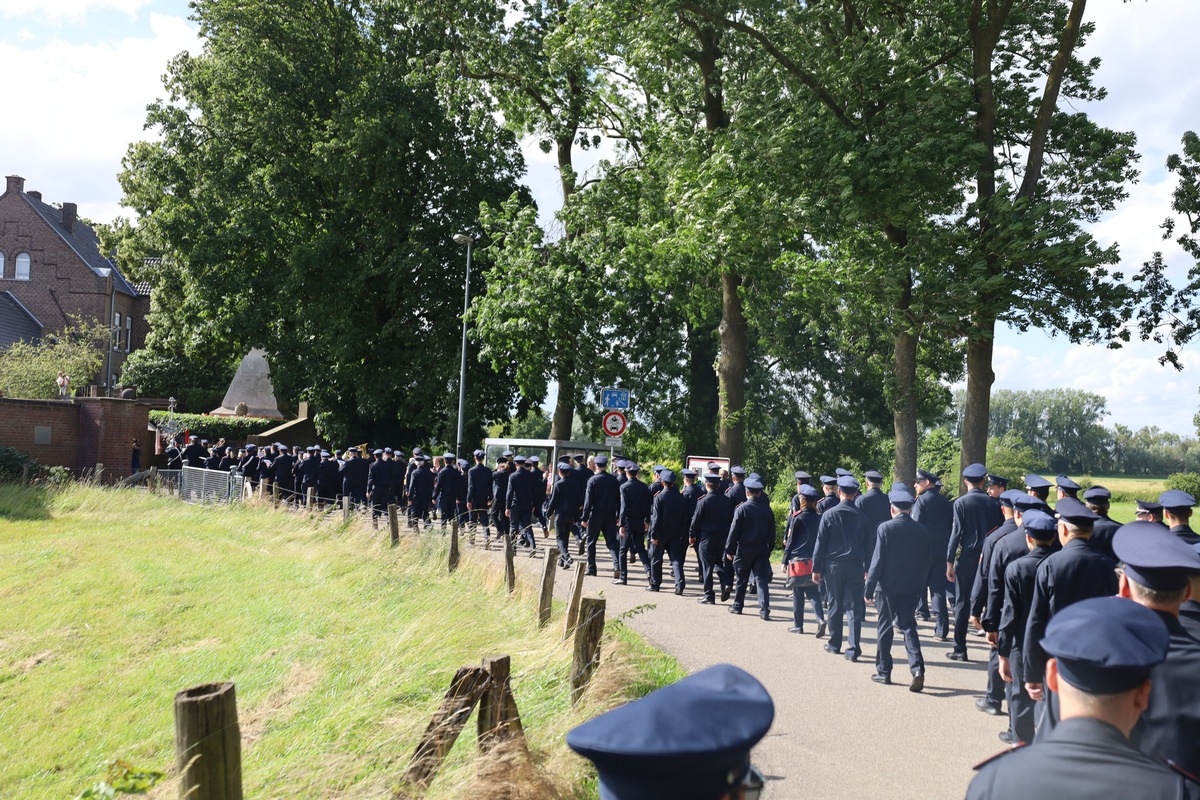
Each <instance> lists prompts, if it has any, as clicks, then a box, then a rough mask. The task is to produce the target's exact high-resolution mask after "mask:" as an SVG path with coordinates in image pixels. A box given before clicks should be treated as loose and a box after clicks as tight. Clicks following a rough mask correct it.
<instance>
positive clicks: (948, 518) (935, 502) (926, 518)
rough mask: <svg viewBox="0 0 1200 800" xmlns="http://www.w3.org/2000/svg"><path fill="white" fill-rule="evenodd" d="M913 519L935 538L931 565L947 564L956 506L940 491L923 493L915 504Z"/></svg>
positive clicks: (931, 490) (932, 490) (934, 490)
mask: <svg viewBox="0 0 1200 800" xmlns="http://www.w3.org/2000/svg"><path fill="white" fill-rule="evenodd" d="M912 517H913V519H915V520H916V521H917V522H919V523H921V524H922V525H924V526H925V527H926V528H928V529H929V535H930V536H932V537H933V544H934V552H933V553H932V554H931V556H930V558H931V559H932V560H931V561H930V564H931V565H933V564H935V563H936V564H939V565H940V564H945V563H946V559H945V555H946V548H947V547H948V546H949V544H950V531H951V529H952V528H953V527H954V506H953V504H952V503H951V502H950V501H949V500H948V499H947V498H946V495H944V494H942V493H941V491H940V490H938V489H930V490H929V491H926V492H923V493H922V494H921V496H920V497H918V498H917V502H916V503H914V504H913V515H912Z"/></svg>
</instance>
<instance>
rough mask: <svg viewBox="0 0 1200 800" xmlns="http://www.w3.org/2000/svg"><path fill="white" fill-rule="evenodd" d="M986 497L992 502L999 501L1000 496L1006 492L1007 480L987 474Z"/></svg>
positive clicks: (1001, 476) (1000, 476)
mask: <svg viewBox="0 0 1200 800" xmlns="http://www.w3.org/2000/svg"><path fill="white" fill-rule="evenodd" d="M987 479H988V484H987V495H988V497H990V498H992V499H993V500H996V501H999V500H1000V495H1002V494H1004V493H1005V492H1007V491H1008V478H1006V477H1004V476H1003V475H993V474H992V473H990V472H989V473H988V476H987Z"/></svg>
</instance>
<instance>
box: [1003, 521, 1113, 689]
mask: <svg viewBox="0 0 1200 800" xmlns="http://www.w3.org/2000/svg"><path fill="white" fill-rule="evenodd" d="M1054 513H1055V514H1057V515H1058V538H1059V541H1060V542H1062V546H1063V548H1062V550H1060V551H1059V552H1057V553H1055V554H1054V555H1052V556H1048V557H1047V558H1046V560H1045V561H1043V562H1042V563H1041V565H1040V566H1039V567H1038V572H1037V579H1036V580H1035V581H1034V586H1033V603H1032V607H1031V609H1030V612H1029V622H1028V623H1027V624H1026V626H1025V651H1024V653H1023V654H1022V656H1023V658H1024V664H1023V666H1024V670H1025V675H1024V678H1025V689H1026V691H1028V692H1029V696H1030V697H1032V698H1033V699H1034V700H1036V701H1039V702H1042V701H1043V700H1044V695H1043V691H1042V683H1043V675H1044V672H1045V668H1046V653H1045V651H1044V650H1043V648H1042V646H1041V644H1040V642H1041V640H1042V636H1044V635H1045V631H1046V626H1047V625H1048V624H1049V622H1050V620H1051V619H1052V618H1053V617H1054V615H1055V614H1058V613H1059V612H1061V611H1062V610H1063V609H1065V608H1067V607H1068V606H1070V605H1071V604H1073V603H1077V602H1079V601H1080V600H1086V599H1088V598H1089V597H1110V596H1112V595H1114V594H1116V593H1117V575H1116V573H1115V572H1114V571H1113V570H1114V568H1115V567H1116V564H1115V563H1114V562H1113V560H1112V559H1111V558H1109V557H1108V556H1106V555H1104V554H1103V553H1101V552H1100V551H1099V550H1097V549H1096V548H1095V547H1092V543H1091V541H1090V539H1091V536H1092V524H1093V523H1094V522H1095V521H1096V515H1095V514H1093V513H1092V512H1091V511H1089V510H1088V508H1087V506H1085V505H1084V504H1083V503H1081V502H1079V501H1078V500H1076V499H1075V498H1073V497H1064V498H1063V499H1062V500H1059V501H1058V504H1057V505H1055V507H1054ZM1043 710H1044V711H1050V712H1052V711H1053V707H1052V706H1050V704H1049V703H1045V704H1044V705H1043Z"/></svg>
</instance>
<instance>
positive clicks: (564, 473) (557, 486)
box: [546, 461, 579, 569]
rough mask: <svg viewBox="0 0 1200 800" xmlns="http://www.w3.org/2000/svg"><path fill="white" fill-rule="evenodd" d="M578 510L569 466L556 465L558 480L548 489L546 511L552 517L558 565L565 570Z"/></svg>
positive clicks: (575, 484)
mask: <svg viewBox="0 0 1200 800" xmlns="http://www.w3.org/2000/svg"><path fill="white" fill-rule="evenodd" d="M578 508H579V485H578V484H577V483H576V482H575V479H574V478H572V477H571V465H570V464H568V463H567V462H565V461H561V462H559V464H558V479H557V480H555V481H554V486H553V487H551V489H550V497H549V498H548V499H547V500H546V509H547V511H548V512H549V513H550V515H551V516H553V517H554V539H555V542H557V544H558V565H559V566H560V567H562V568H563V569H567V568H568V567H570V566H571V564H572V563H573V560H572V558H571V551H570V545H571V532H572V531H573V530H574V529H575V512H576V510H577V509H578Z"/></svg>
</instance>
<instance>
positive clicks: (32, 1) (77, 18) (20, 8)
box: [0, 0, 151, 23]
mask: <svg viewBox="0 0 1200 800" xmlns="http://www.w3.org/2000/svg"><path fill="white" fill-rule="evenodd" d="M150 2H151V0H0V17H22V16H36V17H37V18H38V20H40V21H49V22H53V23H63V22H82V21H83V20H85V19H86V18H87V17H88V15H89V14H92V13H94V12H96V11H119V12H124V13H125V14H128V15H130V16H133V15H134V14H136V13H137V12H138V11H140V10H141V9H142V8H144V7H146V6H147V5H149V4H150Z"/></svg>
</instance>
